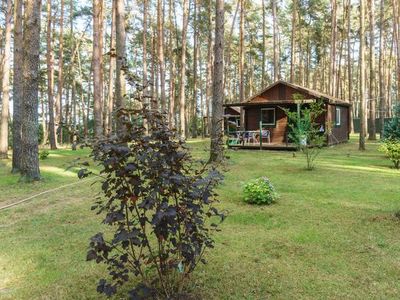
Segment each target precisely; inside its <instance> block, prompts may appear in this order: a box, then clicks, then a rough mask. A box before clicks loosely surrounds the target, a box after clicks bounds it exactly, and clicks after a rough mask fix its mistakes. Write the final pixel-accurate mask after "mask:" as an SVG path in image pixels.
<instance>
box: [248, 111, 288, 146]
mask: <svg viewBox="0 0 400 300" xmlns="http://www.w3.org/2000/svg"><path fill="white" fill-rule="evenodd" d="M267 107H275V119H276V125H275V127H273V126H266V127H267V129H268V130H269V131H270V132H271V143H280V144H284V143H286V135H287V130H288V128H287V123H288V121H287V117H286V114H285V112H284V111H283V110H282V109H280V108H279V107H278V106H262V107H261V106H258V107H247V108H245V110H246V112H245V127H246V130H259V129H260V118H261V108H267Z"/></svg>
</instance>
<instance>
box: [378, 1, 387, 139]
mask: <svg viewBox="0 0 400 300" xmlns="http://www.w3.org/2000/svg"><path fill="white" fill-rule="evenodd" d="M384 12H385V1H384V0H381V4H380V17H379V21H380V25H379V110H380V111H379V123H380V127H381V134H380V137H381V139H382V138H383V133H384V125H385V115H386V114H385V109H386V105H385V102H386V101H385V90H386V86H385V71H384V53H385V50H384V47H383V38H384V37H383V35H384V18H385V14H384Z"/></svg>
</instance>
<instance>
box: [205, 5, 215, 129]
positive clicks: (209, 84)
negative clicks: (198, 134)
mask: <svg viewBox="0 0 400 300" xmlns="http://www.w3.org/2000/svg"><path fill="white" fill-rule="evenodd" d="M208 6H209V9H210V10H211V6H212V1H211V0H209V2H208ZM207 25H208V41H207V75H206V81H207V85H206V89H207V90H206V120H207V124H206V125H205V128H206V131H207V132H205V133H204V135H207V134H210V131H211V122H210V106H211V101H212V100H211V99H212V92H213V91H212V82H213V78H212V76H213V48H214V46H213V36H212V14H208V24H207Z"/></svg>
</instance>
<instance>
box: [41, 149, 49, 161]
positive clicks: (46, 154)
mask: <svg viewBox="0 0 400 300" xmlns="http://www.w3.org/2000/svg"><path fill="white" fill-rule="evenodd" d="M49 154H50V152H49V151H48V150H42V151H40V152H39V159H40V160H44V159H46V158H47V157H48V156H49Z"/></svg>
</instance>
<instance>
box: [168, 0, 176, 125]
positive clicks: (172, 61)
mask: <svg viewBox="0 0 400 300" xmlns="http://www.w3.org/2000/svg"><path fill="white" fill-rule="evenodd" d="M172 1H173V0H169V5H168V19H169V41H168V48H169V51H168V53H169V63H170V73H169V110H168V123H169V126H170V128H173V127H174V126H175V74H176V64H175V51H174V47H173V40H174V25H173V20H172V8H173V7H172Z"/></svg>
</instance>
